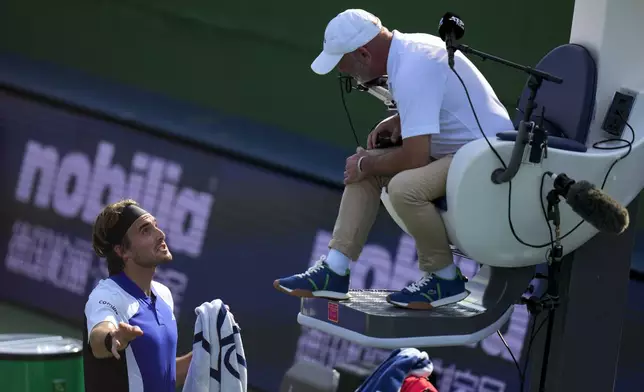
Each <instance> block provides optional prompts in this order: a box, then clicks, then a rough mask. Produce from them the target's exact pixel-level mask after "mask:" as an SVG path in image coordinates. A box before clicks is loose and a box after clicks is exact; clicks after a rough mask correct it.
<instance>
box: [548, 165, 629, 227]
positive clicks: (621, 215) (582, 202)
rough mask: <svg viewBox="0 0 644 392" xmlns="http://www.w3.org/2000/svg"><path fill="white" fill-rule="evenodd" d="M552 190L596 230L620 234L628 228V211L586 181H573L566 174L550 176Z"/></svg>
mask: <svg viewBox="0 0 644 392" xmlns="http://www.w3.org/2000/svg"><path fill="white" fill-rule="evenodd" d="M552 177H553V178H554V184H553V185H554V189H555V190H556V191H557V193H558V194H560V195H561V196H563V197H564V198H565V199H566V203H567V204H568V205H569V206H570V207H571V208H572V210H573V211H574V212H575V213H576V214H577V215H579V216H580V217H582V218H583V219H584V220H585V221H586V222H588V223H590V224H591V225H592V226H593V227H595V228H596V229H597V230H599V231H601V232H605V233H612V234H621V233H623V232H624V230H626V228H628V225H629V215H628V210H627V209H626V208H624V207H623V206H621V205H620V204H619V203H618V202H617V201H616V200H615V199H613V198H612V197H610V196H609V195H608V194H606V193H604V191H602V190H601V189H598V188H596V187H595V185H593V184H591V183H590V182H588V181H584V180H582V181H575V180H573V179H571V178H570V177H568V176H567V175H566V174H564V173H561V174H557V175H554V174H553V175H552Z"/></svg>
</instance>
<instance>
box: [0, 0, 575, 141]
mask: <svg viewBox="0 0 644 392" xmlns="http://www.w3.org/2000/svg"><path fill="white" fill-rule="evenodd" d="M393 4H394V2H391V1H382V0H372V1H361V0H357V1H353V2H346V1H338V0H328V1H325V2H323V3H315V2H310V3H309V2H294V1H278V2H273V1H272V2H265V1H249V0H238V1H225V2H222V1H214V0H181V1H177V0H104V1H101V0H58V1H47V0H4V1H3V2H2V5H0V49H9V50H12V51H18V52H21V53H24V54H27V55H30V56H32V57H34V58H38V59H47V60H50V61H53V62H56V63H60V64H65V65H70V66H73V67H76V68H79V69H83V70H85V71H88V72H90V73H93V74H98V75H101V76H105V77H108V78H111V79H114V80H118V81H121V82H125V83H129V84H134V85H138V86H141V87H144V88H147V89H151V90H154V91H158V92H162V93H164V94H167V95H170V96H173V97H177V98H181V99H186V100H189V101H193V102H196V103H199V104H203V105H206V106H208V107H212V108H216V109H218V110H221V111H223V112H226V113H232V114H238V115H241V116H244V117H248V118H252V119H255V120H258V121H260V122H263V123H269V124H273V125H277V126H280V127H282V128H284V129H286V130H290V131H293V132H299V133H303V134H307V135H310V136H311V137H314V138H318V139H322V140H326V141H330V142H333V143H336V144H340V145H345V146H351V145H352V144H353V141H352V137H351V135H350V132H349V128H348V125H347V121H346V115H345V113H344V111H343V109H342V105H341V101H340V97H339V90H338V83H337V80H335V79H334V76H332V75H329V76H326V77H321V76H317V75H315V74H313V72H312V71H311V70H310V68H309V65H310V63H311V61H312V60H313V58H314V57H315V56H316V55H317V53H318V51H319V50H320V49H321V45H322V34H323V31H324V28H325V26H326V23H327V22H328V20H329V19H330V18H331V17H333V16H334V15H335V14H336V13H338V12H339V11H342V10H343V9H345V8H347V7H357V8H358V7H362V8H365V9H368V10H370V11H371V12H373V13H375V14H377V15H378V16H380V18H381V19H382V20H383V22H384V24H385V25H386V26H388V27H389V28H391V29H398V30H401V31H407V32H413V31H419V32H421V31H422V32H430V33H434V32H435V31H436V26H437V23H438V21H439V19H440V17H441V16H442V14H443V13H444V12H446V11H448V10H450V11H453V12H457V13H460V15H461V17H462V18H463V19H464V21H465V22H466V25H467V34H466V37H465V39H464V40H463V42H464V43H467V44H470V45H471V46H473V47H475V48H477V49H480V50H483V51H487V52H491V53H494V54H496V55H499V56H502V57H505V58H507V59H510V60H513V61H517V62H520V63H525V64H530V65H532V64H534V63H536V62H537V61H538V60H539V59H540V58H541V57H542V56H543V55H544V54H545V53H547V51H549V50H550V49H552V48H553V47H555V46H556V45H559V44H562V43H566V42H568V39H569V32H570V25H571V20H572V9H573V0H542V1H539V2H536V3H535V2H533V1H525V0H524V1H516V0H495V1H482V0H461V1H458V2H455V1H423V2H419V1H404V2H403V1H401V2H399V3H397V4H398V5H397V6H394V5H393ZM476 61H477V64H480V65H481V68H482V70H483V72H484V73H485V74H486V75H487V76H488V78H489V79H490V81H491V82H492V84H493V86H494V87H495V88H496V90H497V92H498V94H499V96H500V97H501V99H502V100H503V102H504V103H505V104H506V106H507V107H508V108H509V109H513V108H514V103H515V101H516V97H517V95H518V94H519V92H520V90H521V88H522V86H523V83H524V81H525V77H524V75H523V74H521V73H519V72H515V71H512V70H509V69H507V68H504V67H501V66H497V65H494V64H490V63H489V62H487V63H484V64H481V62H480V61H478V60H476ZM349 106H350V109H351V112H352V115H353V117H354V123H355V124H356V126H357V128H358V130H359V132H360V133H362V134H366V132H367V130H368V128H369V127H370V126H371V125H372V124H373V123H374V121H375V120H377V119H378V118H377V116H382V115H384V110H383V109H384V107H382V106H381V104H380V103H379V102H377V101H376V100H375V99H374V98H372V97H370V96H368V95H365V94H362V95H360V96H357V97H356V96H350V97H349Z"/></svg>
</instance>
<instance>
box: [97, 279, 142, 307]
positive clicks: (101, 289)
mask: <svg viewBox="0 0 644 392" xmlns="http://www.w3.org/2000/svg"><path fill="white" fill-rule="evenodd" d="M130 302H131V301H130V298H129V296H128V295H126V293H125V292H124V291H123V289H122V288H121V287H120V286H119V285H118V284H117V283H116V282H115V281H113V280H112V279H109V278H108V279H102V280H100V281H99V282H98V284H97V285H96V286H95V287H94V288H93V289H92V291H91V292H90V293H89V296H88V298H87V303H86V307H92V306H100V305H105V304H108V305H110V306H113V307H115V308H116V309H118V310H121V311H125V310H126V309H127V308H128V307H129V306H130Z"/></svg>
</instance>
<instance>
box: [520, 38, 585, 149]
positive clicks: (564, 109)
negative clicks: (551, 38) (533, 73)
mask: <svg viewBox="0 0 644 392" xmlns="http://www.w3.org/2000/svg"><path fill="white" fill-rule="evenodd" d="M535 68H536V69H538V70H541V71H545V72H548V73H550V74H552V75H554V76H558V77H560V78H561V79H563V82H562V83H561V84H556V83H552V82H549V81H546V80H544V81H543V82H542V84H541V87H540V88H539V91H538V92H537V97H536V99H535V102H536V104H537V107H536V108H535V109H534V111H533V112H532V118H531V119H532V120H533V121H535V122H536V123H537V124H538V123H539V120H540V118H541V110H542V108H545V113H544V119H543V120H544V121H543V124H544V127H545V128H546V129H547V130H548V132H549V133H550V135H553V136H559V137H563V138H566V139H572V140H575V141H577V142H579V143H582V144H585V143H586V138H587V137H588V130H589V127H590V122H591V120H592V116H593V111H594V107H595V92H596V90H597V65H596V63H595V60H594V59H593V57H592V56H591V54H590V52H589V51H588V50H587V49H586V48H585V47H583V46H581V45H578V44H565V45H561V46H558V47H556V48H555V49H553V50H552V51H550V52H549V53H548V54H547V55H545V56H544V57H543V58H542V59H541V61H539V63H538V64H537V65H536V67H535ZM529 94H530V90H529V89H528V84H527V82H526V85H525V87H524V89H523V92H522V94H521V98H520V99H519V104H518V109H519V110H517V111H516V113H515V116H514V119H513V122H514V126H515V127H516V128H518V126H519V123H520V121H521V120H522V119H523V110H524V109H525V105H526V103H527V100H528V97H529Z"/></svg>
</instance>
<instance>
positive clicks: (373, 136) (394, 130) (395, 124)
mask: <svg viewBox="0 0 644 392" xmlns="http://www.w3.org/2000/svg"><path fill="white" fill-rule="evenodd" d="M382 132H389V133H391V136H390V138H391V141H392V142H394V143H395V142H396V141H397V140H398V138H399V137H400V116H399V115H397V114H396V115H393V116H391V117H388V118H386V119H384V120H382V121H381V122H380V123H379V124H378V125H376V127H375V128H374V129H373V131H371V132H370V133H369V136H367V149H368V150H372V149H374V148H376V141H377V140H378V135H379V134H380V133H382Z"/></svg>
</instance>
